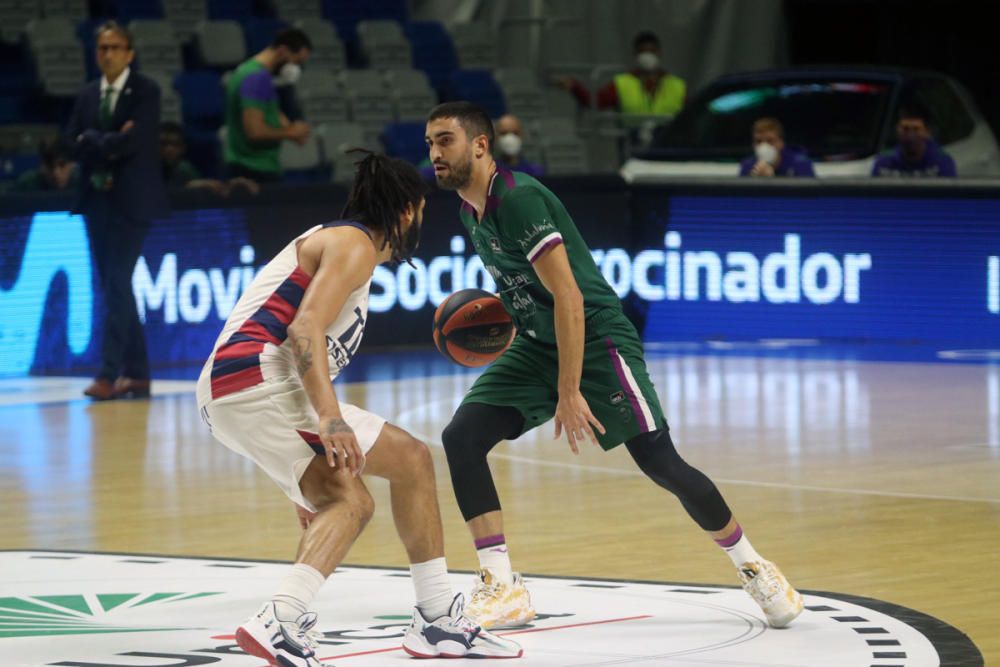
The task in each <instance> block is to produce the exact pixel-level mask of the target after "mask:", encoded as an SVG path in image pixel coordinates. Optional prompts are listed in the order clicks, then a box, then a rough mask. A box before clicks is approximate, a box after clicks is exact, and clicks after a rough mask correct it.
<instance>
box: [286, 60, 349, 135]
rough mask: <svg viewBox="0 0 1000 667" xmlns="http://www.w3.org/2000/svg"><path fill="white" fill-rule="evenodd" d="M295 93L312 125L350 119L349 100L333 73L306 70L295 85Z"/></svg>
mask: <svg viewBox="0 0 1000 667" xmlns="http://www.w3.org/2000/svg"><path fill="white" fill-rule="evenodd" d="M295 92H296V93H297V94H298V97H299V101H300V102H301V103H302V111H303V113H305V116H306V120H307V121H309V122H310V123H313V124H317V123H337V122H342V121H346V120H348V119H349V118H350V114H349V109H348V105H347V99H346V98H345V97H344V92H343V91H342V90H341V89H340V82H339V80H338V79H337V77H336V76H335V75H334V74H333V73H332V72H328V71H325V70H318V69H315V68H309V69H306V70H305V71H304V72H303V73H302V78H301V79H300V80H299V82H298V83H297V84H295Z"/></svg>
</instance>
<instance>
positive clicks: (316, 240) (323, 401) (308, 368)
mask: <svg viewBox="0 0 1000 667" xmlns="http://www.w3.org/2000/svg"><path fill="white" fill-rule="evenodd" d="M375 261H376V260H375V247H374V246H373V245H372V243H371V241H370V240H369V239H368V237H367V236H365V235H364V234H363V232H361V231H360V230H357V229H354V228H352V227H338V228H332V229H324V230H322V231H319V232H316V233H315V234H313V235H312V236H310V237H308V238H307V239H306V240H305V241H303V242H302V246H301V247H300V248H299V266H301V267H302V270H303V271H305V272H306V273H309V274H311V275H312V279H311V280H310V281H309V286H308V287H307V288H306V291H305V294H304V295H303V296H302V302H301V303H300V304H299V309H298V311H297V312H296V313H295V317H294V318H293V319H292V322H291V323H290V324H289V325H288V339H289V341H290V342H291V346H292V353H293V354H294V355H295V364H296V367H297V369H298V372H299V376H300V377H301V378H302V386H303V388H304V389H305V392H306V395H307V396H308V397H309V402H310V403H312V406H313V408H314V409H315V410H316V414H317V415H318V416H319V429H318V430H319V437H320V440H321V441H322V443H323V447H324V449H326V457H327V461H328V462H329V464H330V466H331V467H336V466H337V462H338V461H339V462H340V463H341V464H342V466H341V467H342V469H344V470H350V472H351V473H352V474H353V475H358V474H359V473H360V472H361V469H362V467H363V466H364V457H363V455H362V453H361V449H360V447H358V441H357V438H356V437H355V435H354V431H352V430H351V427H350V426H348V425H347V423H346V422H345V421H344V418H343V415H342V414H341V412H340V403H339V402H338V401H337V396H336V394H335V393H334V391H333V385H332V384H331V383H330V363H329V361H328V360H327V350H326V329H327V327H329V326H330V325H331V324H332V323H333V321H334V320H335V319H336V318H337V315H338V314H339V313H340V311H341V310H342V309H343V307H344V304H345V303H346V302H347V298H348V296H350V294H351V292H353V291H354V290H355V289H357V288H358V287H361V286H362V285H364V284H365V283H366V282H367V281H368V279H369V278H370V277H371V275H372V272H373V271H374V270H375ZM343 464H346V465H343Z"/></svg>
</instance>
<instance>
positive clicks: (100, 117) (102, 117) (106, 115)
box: [97, 86, 115, 131]
mask: <svg viewBox="0 0 1000 667" xmlns="http://www.w3.org/2000/svg"><path fill="white" fill-rule="evenodd" d="M114 93H115V89H114V88H112V87H111V86H108V87H107V88H105V89H104V95H103V96H102V97H101V108H100V109H99V110H98V112H97V122H98V123H99V124H100V126H101V129H102V130H105V131H107V130H110V129H111V96H112V95H114Z"/></svg>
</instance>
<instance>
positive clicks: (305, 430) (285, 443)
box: [201, 378, 385, 512]
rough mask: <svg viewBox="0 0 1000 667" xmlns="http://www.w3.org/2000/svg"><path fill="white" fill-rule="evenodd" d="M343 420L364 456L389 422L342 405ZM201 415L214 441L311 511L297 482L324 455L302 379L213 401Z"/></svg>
mask: <svg viewBox="0 0 1000 667" xmlns="http://www.w3.org/2000/svg"><path fill="white" fill-rule="evenodd" d="M340 411H341V412H342V413H343V415H344V421H345V422H347V425H348V426H350V427H351V429H352V430H353V431H354V435H355V436H356V437H357V439H358V446H359V447H360V448H361V451H362V453H364V454H366V455H367V454H368V451H369V450H370V449H371V448H372V446H373V445H374V444H375V440H377V439H378V436H379V433H381V432H382V427H383V426H385V419H384V418H382V417H379V416H378V415H376V414H373V413H371V412H368V411H367V410H362V409H361V408H359V407H357V406H356V405H351V404H349V403H341V404H340ZM201 416H202V419H204V420H205V421H206V422H207V423H208V426H209V428H210V429H211V431H212V435H214V436H215V438H216V440H218V441H219V442H221V443H222V444H224V445H225V446H226V447H228V448H229V449H231V450H233V451H234V452H236V453H237V454H241V455H243V456H245V457H247V458H248V459H250V460H251V461H253V462H254V463H256V464H257V466H258V467H260V469H261V470H263V471H264V472H265V473H267V475H268V477H270V478H271V479H273V480H274V481H275V483H276V484H277V485H278V486H279V487H281V490H282V491H284V492H285V495H287V496H288V497H289V498H291V499H292V501H293V502H295V503H296V504H298V505H301V506H302V507H305V508H306V509H308V510H309V511H311V512H315V511H316V508H315V507H314V506H313V504H312V503H310V502H309V501H308V500H306V498H305V497H304V496H303V495H302V491H301V489H299V479H301V478H302V475H303V474H304V473H305V471H306V467H308V465H309V464H310V463H311V462H312V460H313V458H314V457H316V456H325V453H324V450H323V445H322V443H321V442H320V439H319V435H318V434H317V429H318V426H319V417H318V416H317V415H316V411H315V410H314V409H313V407H312V404H311V403H310V402H309V397H308V396H306V392H305V389H303V388H302V383H301V382H300V381H299V380H298V378H287V379H278V380H265V381H264V382H263V383H261V384H259V385H257V386H255V387H250V388H248V389H244V390H242V391H238V392H236V393H234V394H229V395H227V396H223V397H221V398H218V399H214V400H212V401H210V402H209V403H208V404H207V405H204V406H203V407H202V409H201Z"/></svg>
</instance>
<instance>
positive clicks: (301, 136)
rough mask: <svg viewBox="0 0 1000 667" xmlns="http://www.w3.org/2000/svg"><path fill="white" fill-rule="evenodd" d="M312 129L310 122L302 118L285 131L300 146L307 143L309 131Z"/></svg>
mask: <svg viewBox="0 0 1000 667" xmlns="http://www.w3.org/2000/svg"><path fill="white" fill-rule="evenodd" d="M310 131H311V129H310V127H309V124H308V123H305V122H303V121H301V120H297V121H295V122H294V123H292V124H291V125H289V126H288V127H287V128H285V132H286V133H287V134H288V138H289V139H291V140H292V141H294V142H295V143H297V144H298V145H299V146H301V145H303V144H304V143H306V139H308V138H309V132H310Z"/></svg>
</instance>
